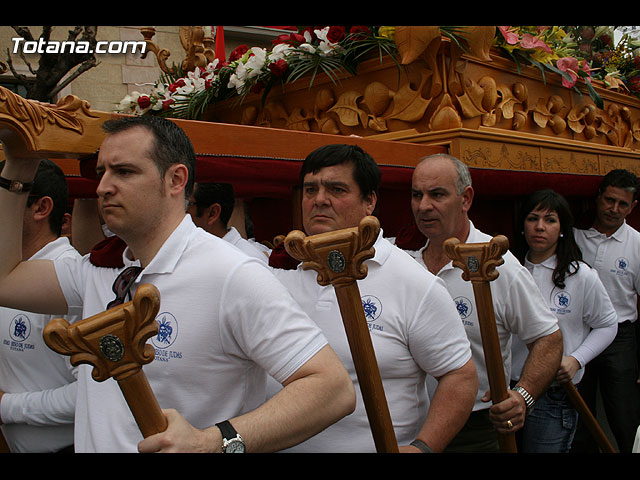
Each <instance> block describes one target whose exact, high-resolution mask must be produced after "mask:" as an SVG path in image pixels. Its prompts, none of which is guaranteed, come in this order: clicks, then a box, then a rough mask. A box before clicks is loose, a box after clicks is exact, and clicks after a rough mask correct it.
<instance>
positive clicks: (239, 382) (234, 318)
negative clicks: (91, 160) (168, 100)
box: [0, 117, 355, 452]
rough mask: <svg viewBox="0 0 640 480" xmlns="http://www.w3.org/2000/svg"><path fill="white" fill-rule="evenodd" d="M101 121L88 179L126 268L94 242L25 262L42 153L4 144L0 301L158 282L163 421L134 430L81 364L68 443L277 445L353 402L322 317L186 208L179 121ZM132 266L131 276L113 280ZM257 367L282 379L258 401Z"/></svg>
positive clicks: (156, 384) (150, 374)
mask: <svg viewBox="0 0 640 480" xmlns="http://www.w3.org/2000/svg"><path fill="white" fill-rule="evenodd" d="M104 127H105V131H106V132H107V136H106V138H105V139H104V141H103V143H102V146H101V148H100V153H99V156H98V162H97V167H96V172H97V174H98V177H99V180H100V181H99V185H98V187H97V191H96V193H97V195H98V200H99V204H100V210H101V214H102V217H103V218H104V220H105V222H106V225H107V226H108V228H109V229H110V230H111V231H112V232H114V233H115V234H116V235H118V236H119V237H120V238H122V240H123V241H124V242H126V244H127V248H126V250H125V251H124V254H123V262H124V269H123V268H121V267H117V268H110V267H98V266H95V265H92V264H91V262H90V260H89V256H85V257H83V258H82V260H81V261H77V260H73V259H62V260H57V261H55V262H51V261H45V260H39V261H30V262H20V259H21V255H20V252H19V248H17V245H16V244H17V243H18V239H19V236H20V235H21V230H22V229H21V222H20V220H21V218H22V215H23V214H22V212H23V210H24V204H25V202H26V196H27V195H26V194H25V193H24V192H25V191H26V190H27V189H28V187H29V182H30V181H31V180H32V178H33V175H34V172H35V170H36V168H37V164H38V162H37V160H34V159H29V158H20V159H14V158H13V155H12V154H11V151H10V149H7V148H6V144H5V153H6V154H7V157H8V158H7V163H6V166H5V169H4V171H3V174H2V175H3V177H4V178H5V179H6V180H4V181H3V185H5V188H1V189H0V224H2V225H4V226H8V227H7V228H3V229H1V230H0V246H1V248H0V304H2V305H5V306H10V307H14V308H24V307H29V308H30V309H33V310H35V311H44V312H50V313H54V314H66V313H67V312H71V313H76V314H77V313H81V314H82V317H83V318H86V317H89V316H91V315H95V314H97V313H100V312H102V311H104V310H105V308H108V307H109V306H111V305H113V304H114V302H115V303H119V302H123V301H127V300H129V299H130V298H131V297H132V296H133V295H134V293H135V289H136V287H137V286H138V285H139V284H140V283H152V284H154V285H155V286H156V287H157V288H158V290H159V291H160V295H161V306H160V312H159V314H158V316H157V318H156V320H157V322H158V323H159V333H158V335H157V336H156V337H154V338H153V339H151V340H150V341H151V343H152V344H153V345H154V347H155V350H156V355H155V359H154V361H153V362H152V363H150V364H148V365H145V367H144V371H145V373H146V376H147V378H148V379H149V383H150V385H151V388H152V390H153V391H154V393H155V395H156V397H157V399H158V402H159V404H160V406H161V407H162V408H164V409H165V410H164V411H165V414H166V417H167V420H168V428H167V430H166V431H165V432H162V433H159V434H156V435H152V436H150V437H148V438H146V439H144V440H142V436H141V434H140V432H139V431H138V428H137V426H136V424H135V422H134V420H133V417H132V415H131V412H130V411H129V409H128V407H127V405H126V402H125V401H124V398H123V396H122V394H121V392H120V391H119V387H118V386H117V383H116V382H115V380H113V379H108V380H106V381H104V382H95V381H93V379H92V378H91V367H90V366H88V365H81V366H80V367H79V372H78V397H77V402H76V403H77V409H76V435H75V446H76V451H80V452H93V451H95V452H135V451H141V452H220V451H224V452H230V451H238V450H240V451H248V452H262V451H270V450H278V449H282V448H285V447H289V446H292V445H294V444H296V443H298V442H300V441H303V440H305V439H306V438H308V437H309V436H311V435H314V434H315V433H317V432H319V431H321V430H322V429H324V428H326V427H327V426H328V425H330V424H332V423H334V422H335V421H337V420H338V419H340V418H342V417H343V416H344V415H346V414H348V413H350V412H351V411H352V409H353V407H354V402H355V393H354V389H353V385H352V384H351V382H350V379H349V377H348V375H347V373H346V371H345V369H344V367H343V366H342V364H341V363H340V360H339V359H338V358H337V356H336V355H335V353H334V352H333V350H332V349H331V348H330V347H329V346H328V345H327V342H326V339H325V337H324V336H323V335H322V332H321V331H320V330H319V329H318V327H317V326H316V325H315V324H314V323H313V322H312V321H311V320H310V319H309V318H308V316H307V315H306V314H304V312H302V310H301V309H300V308H299V307H298V306H297V305H296V304H295V302H294V301H293V299H292V298H291V295H290V294H289V293H288V291H287V290H286V289H285V288H284V287H283V286H282V285H280V284H279V283H278V282H277V281H276V280H275V279H274V277H273V275H272V274H271V273H270V272H269V271H268V269H267V268H266V267H265V266H264V265H263V264H261V263H260V262H258V261H257V260H255V259H251V258H249V257H247V256H246V255H244V254H243V253H242V252H240V251H239V250H237V249H236V248H234V247H232V246H231V245H230V244H229V243H227V242H225V241H223V240H221V239H219V238H217V237H215V236H213V235H210V234H208V233H206V232H204V231H202V230H201V229H198V228H197V227H196V226H195V225H194V224H193V222H192V221H191V217H190V216H189V215H187V214H186V204H187V199H188V198H189V194H190V193H191V190H192V188H193V178H194V170H195V153H194V152H193V146H192V145H191V142H190V141H189V139H188V138H187V136H186V135H185V133H184V132H183V131H182V129H180V128H179V127H178V126H177V125H176V124H175V123H174V122H171V121H169V120H166V119H162V118H159V117H127V118H123V119H121V120H116V121H110V122H106V123H105V125H104ZM131 272H133V275H132V276H131V277H128V278H127V280H129V281H134V280H135V282H134V283H133V286H132V287H131V288H130V289H120V288H119V284H120V283H119V280H120V279H124V277H126V276H128V275H129V274H130V273H131ZM33 292H38V295H33ZM265 372H268V373H269V374H270V375H271V376H273V377H275V378H276V379H277V380H278V381H280V382H282V384H283V385H284V389H283V391H282V394H281V395H278V396H277V397H274V398H273V399H271V400H270V401H269V402H266V403H264V398H265V383H266V376H267V375H266V373H265ZM320 407H322V408H320ZM176 410H177V411H176ZM283 426H286V428H283Z"/></svg>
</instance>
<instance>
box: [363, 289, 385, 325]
mask: <svg viewBox="0 0 640 480" xmlns="http://www.w3.org/2000/svg"><path fill="white" fill-rule="evenodd" d="M361 300H362V308H363V310H364V318H365V319H366V320H367V324H368V325H369V330H383V327H382V325H377V324H376V323H374V322H375V321H376V320H378V318H380V315H381V314H382V302H381V301H380V299H379V298H378V297H375V296H373V295H365V296H363V297H362V298H361Z"/></svg>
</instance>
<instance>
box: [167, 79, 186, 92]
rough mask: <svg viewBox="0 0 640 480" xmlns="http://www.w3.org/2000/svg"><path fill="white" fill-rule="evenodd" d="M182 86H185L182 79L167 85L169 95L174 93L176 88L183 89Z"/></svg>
mask: <svg viewBox="0 0 640 480" xmlns="http://www.w3.org/2000/svg"><path fill="white" fill-rule="evenodd" d="M184 86H185V81H184V78H180V79H179V80H178V81H176V82H174V83H172V84H171V85H169V91H170V92H171V93H174V92H175V91H176V90H177V89H178V88H180V87H184Z"/></svg>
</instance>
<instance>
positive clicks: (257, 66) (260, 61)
mask: <svg viewBox="0 0 640 480" xmlns="http://www.w3.org/2000/svg"><path fill="white" fill-rule="evenodd" d="M251 52H252V53H253V55H251V56H250V57H249V58H248V59H247V63H246V64H245V66H246V68H247V78H253V77H257V76H258V75H260V72H261V71H262V69H263V68H264V64H265V61H266V59H267V50H266V49H264V48H259V47H253V48H252V49H251Z"/></svg>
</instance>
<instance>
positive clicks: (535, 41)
mask: <svg viewBox="0 0 640 480" xmlns="http://www.w3.org/2000/svg"><path fill="white" fill-rule="evenodd" d="M520 45H522V48H541V49H542V50H544V51H545V52H547V53H552V52H551V48H550V47H549V45H547V44H546V43H544V42H543V41H542V40H541V39H540V38H538V37H534V36H533V35H531V34H530V33H525V34H524V35H522V40H520Z"/></svg>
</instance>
